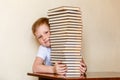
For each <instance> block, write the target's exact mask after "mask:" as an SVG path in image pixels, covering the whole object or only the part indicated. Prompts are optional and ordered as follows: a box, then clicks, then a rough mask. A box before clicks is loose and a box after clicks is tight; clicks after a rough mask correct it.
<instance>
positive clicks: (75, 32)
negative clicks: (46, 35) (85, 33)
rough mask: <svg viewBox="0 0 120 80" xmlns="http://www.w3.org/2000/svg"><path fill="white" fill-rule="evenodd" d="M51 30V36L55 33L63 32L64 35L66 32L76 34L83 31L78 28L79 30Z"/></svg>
mask: <svg viewBox="0 0 120 80" xmlns="http://www.w3.org/2000/svg"><path fill="white" fill-rule="evenodd" d="M50 32H51V35H50V36H53V35H55V34H61V35H62V34H63V35H65V34H67V35H76V34H82V31H80V30H78V31H70V30H62V29H59V31H58V29H57V30H55V29H54V30H50Z"/></svg>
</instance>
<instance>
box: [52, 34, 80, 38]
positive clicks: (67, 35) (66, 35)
mask: <svg viewBox="0 0 120 80" xmlns="http://www.w3.org/2000/svg"><path fill="white" fill-rule="evenodd" d="M50 37H56V38H57V37H82V34H59V35H51V36H50Z"/></svg>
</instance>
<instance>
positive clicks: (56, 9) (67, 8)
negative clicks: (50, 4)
mask: <svg viewBox="0 0 120 80" xmlns="http://www.w3.org/2000/svg"><path fill="white" fill-rule="evenodd" d="M64 10H72V11H80V8H79V7H72V6H60V7H56V8H52V9H49V10H48V12H61V11H64Z"/></svg>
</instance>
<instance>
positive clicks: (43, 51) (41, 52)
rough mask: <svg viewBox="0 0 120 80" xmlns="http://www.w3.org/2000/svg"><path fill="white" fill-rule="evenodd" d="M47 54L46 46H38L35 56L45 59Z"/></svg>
mask: <svg viewBox="0 0 120 80" xmlns="http://www.w3.org/2000/svg"><path fill="white" fill-rule="evenodd" d="M46 56H47V54H46V48H45V47H43V46H40V47H39V49H38V52H37V57H40V58H42V59H43V60H45V58H46Z"/></svg>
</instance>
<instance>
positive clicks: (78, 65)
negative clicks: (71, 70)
mask: <svg viewBox="0 0 120 80" xmlns="http://www.w3.org/2000/svg"><path fill="white" fill-rule="evenodd" d="M66 65H67V67H80V64H66Z"/></svg>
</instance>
